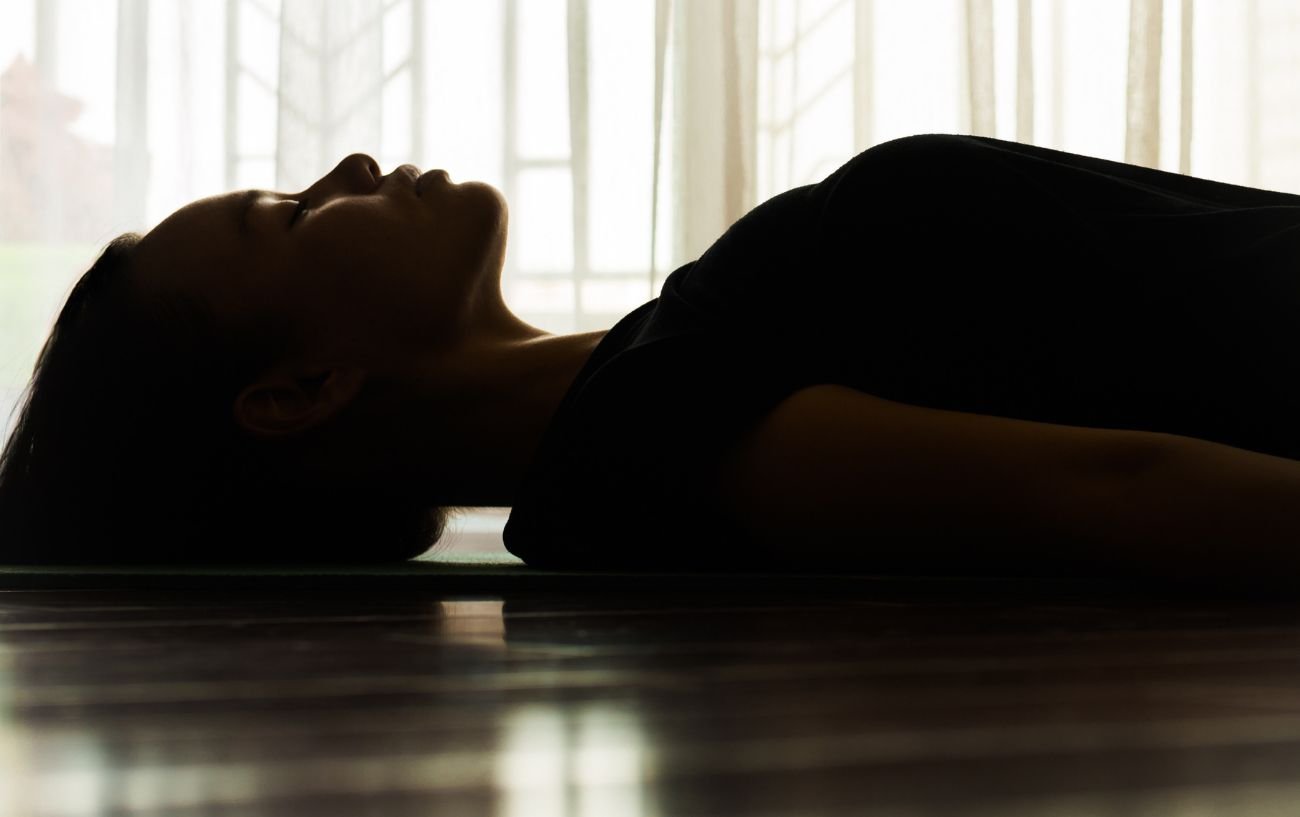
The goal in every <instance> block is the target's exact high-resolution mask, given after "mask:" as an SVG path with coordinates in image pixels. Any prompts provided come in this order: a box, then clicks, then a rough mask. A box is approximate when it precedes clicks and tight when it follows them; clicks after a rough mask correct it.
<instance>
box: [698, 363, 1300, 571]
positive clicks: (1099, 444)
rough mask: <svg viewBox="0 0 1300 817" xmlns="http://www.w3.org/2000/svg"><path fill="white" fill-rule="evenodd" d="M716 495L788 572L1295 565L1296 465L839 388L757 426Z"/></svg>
mask: <svg viewBox="0 0 1300 817" xmlns="http://www.w3.org/2000/svg"><path fill="white" fill-rule="evenodd" d="M717 489H718V496H719V498H720V500H721V502H722V505H723V508H724V510H725V511H726V512H727V513H728V514H729V515H730V516H731V517H732V518H733V519H734V520H735V521H736V522H737V523H738V524H739V525H740V526H741V528H742V529H743V530H745V531H746V532H747V533H748V534H749V536H751V537H752V538H753V539H754V541H755V543H756V545H757V547H758V549H759V555H760V558H762V557H764V556H765V557H766V558H769V559H771V560H773V561H775V562H777V563H781V564H789V565H791V566H801V567H839V568H842V569H856V570H863V571H867V572H880V573H891V572H906V573H930V574H960V575H1110V576H1150V577H1166V578H1207V579H1216V578H1219V577H1225V578H1244V579H1248V580H1249V579H1252V578H1254V577H1257V576H1259V577H1261V578H1268V577H1270V576H1276V575H1277V573H1278V572H1279V571H1282V572H1286V573H1289V572H1290V571H1291V570H1292V568H1300V547H1297V545H1300V462H1297V461H1293V460H1289V459H1285V458H1281V457H1273V456H1269V455H1265V454H1257V453H1254V452H1250V451H1246V450H1243V449H1238V448H1233V447H1230V446H1226V445H1220V444H1218V443H1212V442H1207V441H1204V440H1198V439H1193V438H1190V437H1181V436H1177V435H1172V434H1159V433H1148V432H1141V431H1125V430H1112V429H1099V428H1085V427H1078V426H1064V425H1057V424H1053V423H1041V422H1033V421H1028V420H1017V419H1011V418H1006V417H995V416H988V415H979V414H969V413H964V412H954V411H945V410H941V409H932V408H926V407H921V406H913V405H908V404H904V403H898V402H894V401H890V400H885V399H882V398H879V397H875V396H873V395H870V394H867V393H865V392H861V391H857V390H855V389H851V388H848V387H845V386H838V385H819V386H813V387H810V388H806V389H802V390H800V391H799V392H796V393H795V394H793V395H791V396H790V397H788V398H786V400H784V401H783V402H782V403H780V404H779V405H778V406H777V407H776V408H775V409H774V410H773V411H772V412H770V413H769V414H768V415H767V416H765V417H764V418H763V419H762V420H760V421H759V423H757V424H756V426H754V427H753V428H752V429H751V430H750V431H749V432H748V433H747V434H745V435H744V436H743V437H742V438H741V439H740V440H739V441H738V442H737V443H736V445H735V446H734V447H733V448H732V449H731V451H730V452H729V453H728V455H727V456H726V457H724V460H723V464H722V469H721V470H720V472H719V474H718V484H717Z"/></svg>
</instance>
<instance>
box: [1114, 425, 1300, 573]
mask: <svg viewBox="0 0 1300 817" xmlns="http://www.w3.org/2000/svg"><path fill="white" fill-rule="evenodd" d="M1162 437H1164V438H1165V439H1166V440H1167V442H1168V446H1167V447H1166V448H1165V449H1164V450H1163V452H1162V453H1161V454H1160V456H1157V457H1155V458H1154V459H1153V461H1152V462H1151V463H1150V464H1149V465H1148V466H1147V467H1145V468H1144V469H1142V470H1141V471H1139V472H1137V473H1134V474H1133V475H1131V477H1130V478H1129V479H1127V480H1124V481H1121V482H1119V483H1116V484H1114V485H1113V486H1112V487H1111V488H1110V489H1109V493H1108V495H1106V496H1101V497H1099V500H1100V502H1099V507H1098V515H1097V517H1096V519H1097V521H1098V523H1099V525H1100V528H1099V530H1098V531H1097V532H1096V536H1097V538H1098V539H1100V540H1101V541H1102V542H1104V545H1103V547H1102V551H1101V552H1100V553H1097V554H1094V555H1095V556H1096V557H1097V563H1098V567H1099V568H1100V569H1101V570H1102V572H1105V573H1113V574H1115V575H1123V574H1125V573H1129V574H1134V573H1136V574H1138V575H1146V576H1152V577H1161V578H1182V579H1191V580H1196V581H1210V582H1214V581H1221V580H1222V581H1228V582H1232V583H1234V584H1237V583H1243V582H1244V583H1249V584H1261V585H1262V584H1279V583H1281V584H1288V583H1290V584H1294V585H1295V586H1297V587H1300V461H1296V460H1291V459H1287V458H1285V457H1276V456H1272V455H1269V454H1261V453H1258V452H1255V451H1248V450H1245V449H1241V448H1234V447H1232V446H1228V445H1222V444H1220V443H1214V442H1209V441H1207V440H1201V439H1196V438H1192V437H1183V436H1177V435H1162ZM1088 561H1091V560H1088ZM1112 568H1113V569H1112Z"/></svg>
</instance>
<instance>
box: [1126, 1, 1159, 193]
mask: <svg viewBox="0 0 1300 817" xmlns="http://www.w3.org/2000/svg"><path fill="white" fill-rule="evenodd" d="M1163 19H1164V0H1130V5H1129V46H1128V105H1127V108H1126V111H1127V117H1126V119H1125V123H1124V124H1125V129H1124V161H1126V162H1128V163H1130V164H1136V165H1144V166H1146V167H1155V168H1158V167H1159V166H1160V46H1161V36H1162V21H1163Z"/></svg>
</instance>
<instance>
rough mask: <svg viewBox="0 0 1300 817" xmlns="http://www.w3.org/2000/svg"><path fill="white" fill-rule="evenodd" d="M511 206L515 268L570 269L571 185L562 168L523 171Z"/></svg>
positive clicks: (540, 269) (537, 269)
mask: <svg viewBox="0 0 1300 817" xmlns="http://www.w3.org/2000/svg"><path fill="white" fill-rule="evenodd" d="M515 198H516V200H515V201H513V202H511V203H510V238H509V245H508V249H507V250H506V251H507V252H512V251H513V253H514V258H515V259H516V261H515V265H516V268H517V269H519V270H521V271H524V272H531V271H538V272H543V271H552V270H572V269H573V186H572V184H571V182H570V179H569V171H568V170H566V169H564V168H558V169H552V168H543V169H536V170H522V171H520V172H519V183H518V187H517V193H516V194H515Z"/></svg>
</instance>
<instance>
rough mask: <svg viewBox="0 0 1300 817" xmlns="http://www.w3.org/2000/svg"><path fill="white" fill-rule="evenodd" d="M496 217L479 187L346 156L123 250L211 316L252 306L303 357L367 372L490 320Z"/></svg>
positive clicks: (496, 312) (210, 203)
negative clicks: (287, 332) (300, 179)
mask: <svg viewBox="0 0 1300 817" xmlns="http://www.w3.org/2000/svg"><path fill="white" fill-rule="evenodd" d="M417 185H418V190H417ZM300 205H301V206H304V207H305V208H306V209H305V211H299V208H300ZM507 220H508V218H507V207H506V202H505V199H504V197H502V195H501V193H500V192H499V191H497V190H496V189H495V188H494V187H492V186H490V185H487V184H484V183H482V182H466V183H462V184H452V183H451V182H450V180H449V179H448V178H447V175H446V173H445V172H444V171H441V170H436V171H430V172H428V173H425V174H423V175H419V172H418V170H417V169H416V168H414V167H413V166H411V165H402V166H400V167H398V168H396V169H394V170H393V172H391V173H389V174H388V175H386V176H381V175H380V174H379V168H378V166H377V165H376V163H375V161H374V159H372V158H370V157H369V156H367V155H365V154H361V153H356V154H352V155H351V156H348V157H347V158H345V159H343V161H341V162H339V164H338V166H337V167H335V168H334V169H333V170H332V171H331V172H330V173H328V174H326V175H325V176H323V177H322V178H321V179H320V180H318V181H317V182H316V183H315V184H313V185H312V186H311V187H309V188H308V189H307V190H305V191H303V192H302V193H273V192H268V191H260V190H253V191H239V192H234V193H226V194H223V195H218V196H212V197H209V198H205V199H200V200H199V201H196V202H193V203H191V204H188V205H186V206H184V207H182V208H181V209H179V210H177V211H176V212H175V213H172V214H171V215H170V216H168V217H167V218H166V219H164V220H163V221H162V222H160V223H159V224H158V225H157V226H156V227H154V228H153V229H152V230H151V231H149V232H148V233H147V234H146V235H145V237H144V239H143V240H142V241H141V242H140V244H139V246H138V247H137V248H136V249H137V251H136V253H135V254H134V258H135V262H136V268H137V269H138V270H139V273H138V274H139V275H140V276H141V280H142V282H143V284H144V286H146V287H150V288H162V289H176V288H179V289H180V290H181V291H183V292H187V293H196V294H199V295H201V296H202V297H203V298H204V299H206V300H207V301H208V302H209V303H211V304H212V306H213V308H214V310H215V311H216V313H217V316H218V319H219V320H220V319H222V318H225V317H228V316H235V315H239V314H241V313H248V312H249V311H254V312H256V313H258V314H264V315H265V314H269V315H271V316H273V317H275V318H276V319H283V320H285V321H288V322H290V323H291V324H292V325H293V327H294V328H295V330H296V336H297V337H298V338H300V339H301V340H302V341H303V343H304V345H305V349H306V354H307V355H308V356H309V357H312V358H315V359H316V360H313V361H312V362H319V363H321V364H325V365H330V364H334V363H359V364H360V365H364V366H366V367H367V368H370V369H372V370H373V369H374V368H377V367H382V365H383V362H384V361H385V360H388V361H390V362H393V361H396V360H397V359H398V358H400V357H402V356H403V355H406V354H409V353H410V352H411V351H412V350H414V349H422V350H429V349H436V348H445V347H447V346H450V345H454V344H456V343H458V342H459V341H460V340H462V339H464V338H466V337H468V336H470V335H472V334H473V333H474V332H475V331H476V330H478V329H480V328H482V327H484V326H488V325H491V324H492V323H493V322H494V321H496V320H498V319H499V318H500V317H501V315H500V312H501V311H502V310H504V305H503V304H502V301H501V294H500V273H501V266H502V262H503V259H504V255H505V244H506V232H507Z"/></svg>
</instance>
